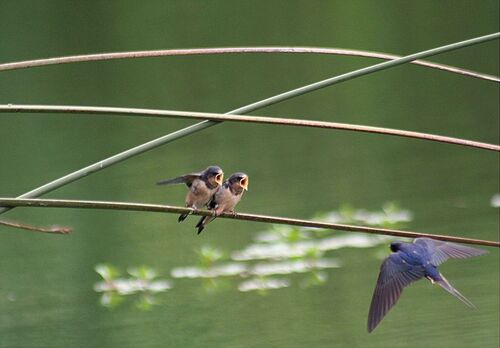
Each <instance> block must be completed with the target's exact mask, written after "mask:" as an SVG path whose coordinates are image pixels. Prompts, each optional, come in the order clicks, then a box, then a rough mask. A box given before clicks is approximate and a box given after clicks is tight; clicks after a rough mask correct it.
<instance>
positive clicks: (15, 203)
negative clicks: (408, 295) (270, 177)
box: [0, 198, 500, 248]
mask: <svg viewBox="0 0 500 348" xmlns="http://www.w3.org/2000/svg"><path fill="white" fill-rule="evenodd" d="M0 204H1V205H4V206H9V207H42V208H82V209H107V210H127V211H143V212H161V213H165V212H167V213H175V214H185V213H191V214H193V215H201V216H213V214H214V212H213V211H209V210H196V211H195V210H193V209H190V208H184V207H177V206H170V205H158V204H144V203H129V202H102V201H80V200H78V201H77V200H62V199H18V198H0ZM220 217H221V218H227V219H235V220H246V221H255V222H267V223H273V224H283V225H293V226H303V227H313V228H322V229H332V230H339V231H348V232H363V233H370V234H382V235H388V236H397V237H405V238H418V237H428V238H433V239H438V240H443V241H448V242H456V243H464V244H477V245H484V246H491V247H497V248H500V243H499V242H495V241H488V240H481V239H472V238H465V237H454V236H445V235H436V234H429V233H422V232H411V231H401V230H393V229H387V228H376V227H367V226H355V225H345V224H333V223H329V222H320V221H311V220H302V219H290V218H284V217H278V216H267V215H257V214H246V213H237V214H233V213H223V214H222V215H220Z"/></svg>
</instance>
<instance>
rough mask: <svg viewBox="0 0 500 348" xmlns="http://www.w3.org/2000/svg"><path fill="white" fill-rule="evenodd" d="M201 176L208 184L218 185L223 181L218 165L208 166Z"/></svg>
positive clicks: (222, 174)
mask: <svg viewBox="0 0 500 348" xmlns="http://www.w3.org/2000/svg"><path fill="white" fill-rule="evenodd" d="M202 176H203V178H204V179H205V180H206V181H207V182H208V183H209V184H210V186H213V187H218V186H220V185H222V182H223V181H224V172H223V171H222V169H221V168H220V167H218V166H210V167H208V168H207V169H205V170H204V171H203V175H202Z"/></svg>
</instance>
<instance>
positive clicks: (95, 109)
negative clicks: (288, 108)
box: [0, 104, 500, 152]
mask: <svg viewBox="0 0 500 348" xmlns="http://www.w3.org/2000/svg"><path fill="white" fill-rule="evenodd" d="M7 112H29V113H73V114H79V115H81V114H101V115H116V116H145V117H176V118H188V119H205V120H212V121H227V122H245V123H261V124H273V125H283V126H295V127H312V128H323V129H337V130H349V131H355V132H365V133H377V134H384V135H394V136H400V137H405V138H415V139H422V140H430V141H436V142H441V143H447V144H455V145H463V146H469V147H473V148H478V149H483V150H491V151H497V152H498V151H500V146H498V145H493V144H487V143H481V142H477V141H472V140H466V139H459V138H452V137H446V136H442V135H435V134H427V133H420V132H412V131H405V130H399V129H391V128H382V127H371V126H363V125H354V124H347V123H337V122H323V121H312V120H302V119H292V118H281V117H265V116H248V115H227V114H217V113H207V112H192V111H177V110H157V109H136V108H114V107H101V106H70V105H14V104H8V105H1V104H0V113H7Z"/></svg>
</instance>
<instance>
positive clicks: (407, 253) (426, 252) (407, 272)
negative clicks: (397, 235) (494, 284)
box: [368, 238, 487, 332]
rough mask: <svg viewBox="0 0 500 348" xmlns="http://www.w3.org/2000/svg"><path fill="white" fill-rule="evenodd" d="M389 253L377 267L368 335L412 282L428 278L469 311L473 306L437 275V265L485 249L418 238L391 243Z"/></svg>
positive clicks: (473, 254) (478, 252)
mask: <svg viewBox="0 0 500 348" xmlns="http://www.w3.org/2000/svg"><path fill="white" fill-rule="evenodd" d="M390 248H391V250H392V254H391V255H390V256H389V257H388V258H386V259H385V261H384V262H383V263H382V265H381V266H380V274H379V276H378V280H377V285H376V286H375V290H374V292H373V298H372V302H371V305H370V311H369V314H368V332H372V331H373V330H374V329H375V327H377V325H378V324H379V323H380V321H381V320H382V319H383V318H384V316H385V315H386V314H387V312H389V310H390V309H391V308H392V307H393V306H394V305H395V304H396V302H397V301H398V299H399V297H400V296H401V292H402V291H403V288H405V287H406V286H408V285H410V284H411V283H413V282H414V281H417V280H419V279H422V278H427V279H428V280H429V281H430V282H431V283H432V284H437V285H439V286H440V287H442V288H443V289H445V290H446V291H448V292H449V293H450V294H452V295H453V296H455V297H456V298H458V299H459V300H460V301H462V302H463V303H465V304H466V305H467V306H469V307H471V308H475V306H474V305H473V304H472V302H470V301H469V300H468V299H467V298H466V297H465V296H464V295H462V294H461V293H460V292H459V291H458V290H457V289H455V288H454V287H453V286H451V284H450V283H449V282H448V280H446V278H445V277H444V276H443V275H442V274H441V273H440V272H439V270H438V266H439V265H440V264H442V263H443V262H445V261H446V260H448V259H449V258H458V259H465V258H468V257H472V256H479V255H482V254H485V253H486V252H487V251H486V250H481V249H477V248H471V247H468V246H464V245H460V244H455V243H449V242H443V241H438V240H435V239H430V238H417V239H415V240H414V241H413V243H403V242H393V243H391V246H390Z"/></svg>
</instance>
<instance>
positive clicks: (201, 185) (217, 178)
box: [157, 166, 224, 222]
mask: <svg viewBox="0 0 500 348" xmlns="http://www.w3.org/2000/svg"><path fill="white" fill-rule="evenodd" d="M223 180H224V172H223V171H222V169H220V167H217V166H210V167H208V168H207V169H205V170H204V171H202V172H200V173H190V174H186V175H182V176H179V177H177V178H173V179H167V180H162V181H159V182H158V183H157V184H158V185H167V184H186V185H187V187H188V188H189V191H188V194H187V196H186V207H188V208H193V209H195V210H197V209H200V208H203V207H204V206H206V205H207V204H208V202H210V200H211V199H212V197H213V195H214V193H215V192H216V191H217V189H218V188H219V187H220V185H222V181H223ZM188 215H189V213H186V214H181V215H180V216H179V219H178V221H179V222H182V221H184V220H185V219H186V218H187V217H188Z"/></svg>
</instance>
